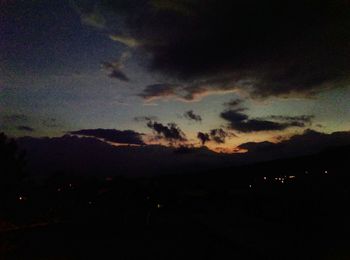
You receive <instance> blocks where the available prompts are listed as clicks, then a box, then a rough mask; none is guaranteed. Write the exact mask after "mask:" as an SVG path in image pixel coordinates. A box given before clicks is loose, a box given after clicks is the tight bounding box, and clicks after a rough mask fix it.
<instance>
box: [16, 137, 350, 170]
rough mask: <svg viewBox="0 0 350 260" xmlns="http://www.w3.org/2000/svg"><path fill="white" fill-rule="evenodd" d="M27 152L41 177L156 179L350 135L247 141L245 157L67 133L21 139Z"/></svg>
mask: <svg viewBox="0 0 350 260" xmlns="http://www.w3.org/2000/svg"><path fill="white" fill-rule="evenodd" d="M17 142H18V144H19V146H20V147H21V148H22V149H24V150H25V151H26V152H27V162H28V163H27V169H28V171H29V172H30V173H32V174H35V175H46V174H52V173H56V172H65V173H68V174H94V175H99V176H106V175H120V174H122V175H128V176H153V175H169V174H187V173H197V172H203V171H211V170H215V169H222V168H226V167H232V166H238V165H244V164H251V163H257V162H264V161H270V160H275V159H282V158H292V157H298V156H305V155H311V154H316V153H319V152H321V151H323V150H325V149H329V148H332V147H339V146H345V145H350V132H335V133H332V134H325V133H319V132H315V131H312V130H307V131H305V132H304V133H303V134H300V135H295V136H292V137H291V138H290V139H288V140H283V141H281V142H279V143H271V142H261V143H252V142H251V143H245V144H242V145H240V148H244V149H247V150H248V152H247V153H245V154H223V153H215V152H213V151H211V150H209V149H208V148H206V147H201V148H188V147H180V148H174V147H167V146H162V145H140V146H134V145H133V146H131V145H129V146H113V145H111V144H109V143H106V142H103V141H100V140H98V139H96V138H92V137H91V138H90V137H77V136H72V135H65V136H62V137H55V138H47V137H46V138H33V137H22V138H18V139H17Z"/></svg>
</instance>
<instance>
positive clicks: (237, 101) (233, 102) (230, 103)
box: [224, 98, 244, 108]
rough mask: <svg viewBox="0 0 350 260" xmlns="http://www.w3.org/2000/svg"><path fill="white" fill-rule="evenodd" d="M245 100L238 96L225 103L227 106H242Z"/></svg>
mask: <svg viewBox="0 0 350 260" xmlns="http://www.w3.org/2000/svg"><path fill="white" fill-rule="evenodd" d="M243 102H244V101H243V100H242V99H239V98H236V99H231V100H230V101H228V102H226V103H224V105H225V106H227V107H228V108H236V107H238V106H240V105H241V104H242V103H243Z"/></svg>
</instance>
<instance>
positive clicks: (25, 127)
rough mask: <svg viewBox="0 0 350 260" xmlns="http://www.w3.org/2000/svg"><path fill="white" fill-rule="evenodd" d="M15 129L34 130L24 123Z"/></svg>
mask: <svg viewBox="0 0 350 260" xmlns="http://www.w3.org/2000/svg"><path fill="white" fill-rule="evenodd" d="M17 130H20V131H24V132H34V131H35V129H34V128H32V127H30V126H26V125H20V126H17Z"/></svg>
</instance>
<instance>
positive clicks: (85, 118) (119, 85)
mask: <svg viewBox="0 0 350 260" xmlns="http://www.w3.org/2000/svg"><path fill="white" fill-rule="evenodd" d="M349 56H350V2H349V1H347V0H325V1H316V0H308V1H301V0H295V1H275V0H266V1H261V0H250V1H241V0H237V1H236V0H235V1H224V0H223V1H214V0H128V1H119V0H115V1H112V0H100V1H93V0H91V1H90V0H86V1H84V0H76V1H73V0H71V1H68V0H60V1H44V0H26V1H19V0H0V131H3V132H5V133H6V134H8V135H10V136H14V137H20V136H33V137H42V136H49V137H54V136H62V135H64V134H72V135H79V136H91V137H97V138H102V139H104V140H106V141H109V142H113V143H118V144H132V145H143V144H151V143H160V144H166V145H175V146H178V145H188V146H196V147H198V146H200V145H202V144H204V145H206V146H208V147H209V148H210V149H213V150H216V151H225V152H232V151H235V150H236V149H235V148H236V147H237V146H238V145H240V144H242V143H247V142H262V141H272V142H279V141H281V140H285V139H287V138H289V137H291V136H293V135H296V134H302V133H305V131H310V130H307V129H312V130H314V131H317V132H322V133H327V134H330V133H332V132H337V131H348V130H349V129H350V122H349V120H348V119H349V118H350V103H349V100H350V91H349V87H350V73H349V72H350V57H349ZM199 132H200V133H199Z"/></svg>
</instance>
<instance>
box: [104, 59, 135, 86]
mask: <svg viewBox="0 0 350 260" xmlns="http://www.w3.org/2000/svg"><path fill="white" fill-rule="evenodd" d="M102 68H104V69H106V70H108V71H109V74H108V76H109V77H111V78H115V79H119V80H121V81H125V82H128V81H130V79H129V78H128V76H127V75H126V74H125V73H124V72H123V71H122V66H121V65H120V64H119V63H118V62H115V63H112V62H103V63H102Z"/></svg>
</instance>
